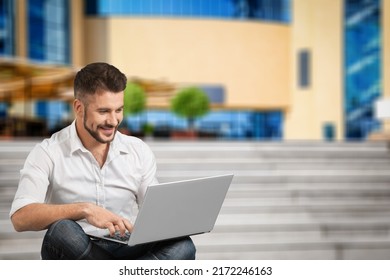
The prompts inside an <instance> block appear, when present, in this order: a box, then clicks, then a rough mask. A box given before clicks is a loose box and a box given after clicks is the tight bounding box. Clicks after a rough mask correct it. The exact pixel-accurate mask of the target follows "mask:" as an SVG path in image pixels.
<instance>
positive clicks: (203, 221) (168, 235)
mask: <svg viewBox="0 0 390 280" xmlns="http://www.w3.org/2000/svg"><path fill="white" fill-rule="evenodd" d="M232 179H233V175H232V174H226V175H218V176H213V177H204V178H197V179H191V180H184V181H176V182H169V183H161V184H157V185H151V186H149V187H148V188H147V191H146V194H145V198H144V202H143V204H142V206H141V208H140V210H139V213H138V215H137V218H136V221H135V223H134V226H133V231H132V233H131V234H130V238H129V239H128V240H127V241H125V240H120V239H119V240H118V239H113V238H112V237H110V236H109V234H108V230H107V229H98V230H94V231H91V232H86V233H87V234H88V235H90V236H93V237H99V238H104V239H108V240H112V241H116V242H120V243H127V244H128V245H130V246H134V245H138V244H143V243H149V242H154V241H161V240H166V239H173V238H177V237H182V236H189V235H195V234H201V233H205V232H210V231H211V230H212V229H213V228H214V225H215V222H216V220H217V218H218V214H219V212H220V210H221V207H222V204H223V201H224V200H225V196H226V194H227V191H228V189H229V187H230V184H231V182H232Z"/></svg>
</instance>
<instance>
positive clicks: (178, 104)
mask: <svg viewBox="0 0 390 280" xmlns="http://www.w3.org/2000/svg"><path fill="white" fill-rule="evenodd" d="M171 111H172V112H173V113H174V114H176V115H178V116H180V117H184V118H186V119H187V122H188V131H187V135H188V136H190V137H194V136H196V132H195V129H194V125H195V120H196V118H198V117H201V116H204V115H206V114H207V113H208V112H209V111H210V100H209V98H208V96H207V94H206V93H205V92H204V91H203V90H201V89H200V88H197V87H187V88H183V89H181V90H180V91H179V92H178V93H177V94H176V95H175V96H174V97H173V98H172V99H171Z"/></svg>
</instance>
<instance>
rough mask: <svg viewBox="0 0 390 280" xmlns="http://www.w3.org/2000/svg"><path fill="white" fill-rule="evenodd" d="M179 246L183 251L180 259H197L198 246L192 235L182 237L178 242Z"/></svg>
mask: <svg viewBox="0 0 390 280" xmlns="http://www.w3.org/2000/svg"><path fill="white" fill-rule="evenodd" d="M178 246H180V251H181V252H182V255H181V256H180V257H179V259H182V260H195V256H196V247H195V244H194V242H193V241H192V239H191V238H190V237H186V238H183V239H181V240H180V241H179V242H178Z"/></svg>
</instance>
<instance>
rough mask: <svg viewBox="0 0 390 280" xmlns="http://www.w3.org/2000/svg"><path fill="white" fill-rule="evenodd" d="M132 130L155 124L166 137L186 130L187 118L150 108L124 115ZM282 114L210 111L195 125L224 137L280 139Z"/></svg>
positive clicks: (137, 130) (201, 129)
mask: <svg viewBox="0 0 390 280" xmlns="http://www.w3.org/2000/svg"><path fill="white" fill-rule="evenodd" d="M125 121H126V123H127V126H128V128H129V129H130V131H131V132H139V131H141V126H142V124H144V123H150V124H152V125H153V126H154V128H155V131H156V133H157V136H159V135H163V136H164V137H168V135H169V133H170V131H174V130H185V129H186V128H187V121H186V120H185V119H184V118H179V117H177V116H176V115H173V114H172V113H171V112H169V111H157V110H150V111H147V112H144V113H142V114H140V115H135V116H128V117H126V118H125ZM282 125H283V115H282V113H281V112H280V111H271V112H261V111H250V110H248V111H212V112H210V113H209V114H208V115H206V116H204V117H202V118H199V119H197V120H196V122H195V127H196V128H197V131H198V132H199V133H200V134H205V135H214V136H215V137H218V138H224V139H257V140H281V139H282V138H283V133H282Z"/></svg>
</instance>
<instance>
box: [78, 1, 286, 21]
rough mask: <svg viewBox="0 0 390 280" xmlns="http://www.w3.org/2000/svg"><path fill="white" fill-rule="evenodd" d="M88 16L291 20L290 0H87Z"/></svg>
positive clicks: (86, 10) (86, 9)
mask: <svg viewBox="0 0 390 280" xmlns="http://www.w3.org/2000/svg"><path fill="white" fill-rule="evenodd" d="M85 12H86V14H87V15H100V16H113V15H129V16H154V17H156V16H157V17H203V18H204V17H212V18H230V19H257V20H268V21H278V22H289V21H290V0H86V2H85Z"/></svg>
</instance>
